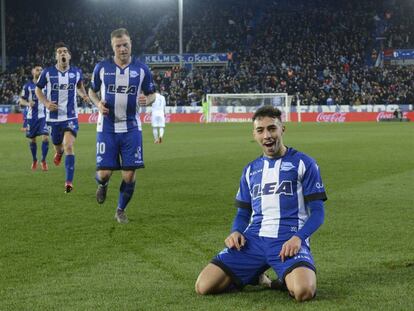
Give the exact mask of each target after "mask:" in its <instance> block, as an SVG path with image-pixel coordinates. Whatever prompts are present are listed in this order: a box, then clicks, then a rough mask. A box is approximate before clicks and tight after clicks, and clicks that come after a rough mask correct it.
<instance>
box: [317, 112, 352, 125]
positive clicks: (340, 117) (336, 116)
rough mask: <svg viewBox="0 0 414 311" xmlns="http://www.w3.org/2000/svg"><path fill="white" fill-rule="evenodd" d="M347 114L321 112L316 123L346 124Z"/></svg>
mask: <svg viewBox="0 0 414 311" xmlns="http://www.w3.org/2000/svg"><path fill="white" fill-rule="evenodd" d="M346 115H347V113H346V112H321V113H319V114H318V116H317V117H316V122H341V123H342V122H345V121H346Z"/></svg>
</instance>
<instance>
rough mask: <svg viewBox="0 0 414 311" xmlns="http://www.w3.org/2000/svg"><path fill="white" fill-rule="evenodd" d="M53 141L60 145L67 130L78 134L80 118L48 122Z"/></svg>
mask: <svg viewBox="0 0 414 311" xmlns="http://www.w3.org/2000/svg"><path fill="white" fill-rule="evenodd" d="M47 126H48V128H49V132H50V135H51V136H52V142H53V144H54V145H60V144H61V143H62V142H63V136H64V135H65V132H71V133H72V134H73V136H75V137H76V136H77V135H78V131H79V124H78V119H72V120H67V121H59V122H47Z"/></svg>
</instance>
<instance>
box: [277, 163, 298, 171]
mask: <svg viewBox="0 0 414 311" xmlns="http://www.w3.org/2000/svg"><path fill="white" fill-rule="evenodd" d="M294 168H295V166H294V165H293V164H292V163H290V162H282V164H281V165H280V171H281V172H287V171H290V170H291V169H294Z"/></svg>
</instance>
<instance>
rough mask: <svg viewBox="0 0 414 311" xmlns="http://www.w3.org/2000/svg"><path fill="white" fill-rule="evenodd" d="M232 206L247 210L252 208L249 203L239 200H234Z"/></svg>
mask: <svg viewBox="0 0 414 311" xmlns="http://www.w3.org/2000/svg"><path fill="white" fill-rule="evenodd" d="M234 206H235V207H237V208H249V209H251V208H252V205H251V204H250V202H243V201H239V200H235V202H234Z"/></svg>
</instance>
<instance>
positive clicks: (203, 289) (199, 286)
mask: <svg viewBox="0 0 414 311" xmlns="http://www.w3.org/2000/svg"><path fill="white" fill-rule="evenodd" d="M195 291H196V293H197V294H198V295H207V294H209V288H208V286H207V284H206V282H204V281H203V280H202V279H200V278H198V279H197V281H196V283H195Z"/></svg>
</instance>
